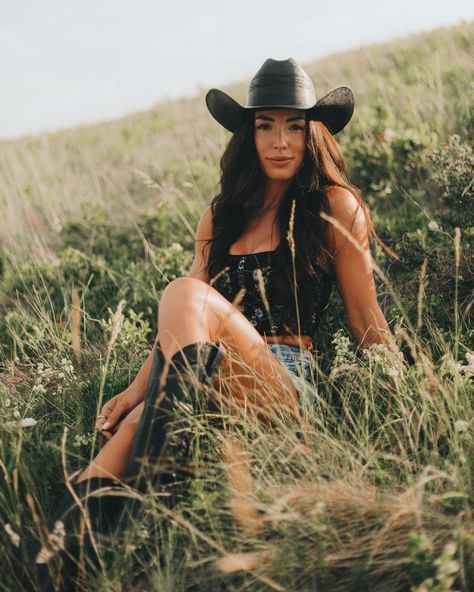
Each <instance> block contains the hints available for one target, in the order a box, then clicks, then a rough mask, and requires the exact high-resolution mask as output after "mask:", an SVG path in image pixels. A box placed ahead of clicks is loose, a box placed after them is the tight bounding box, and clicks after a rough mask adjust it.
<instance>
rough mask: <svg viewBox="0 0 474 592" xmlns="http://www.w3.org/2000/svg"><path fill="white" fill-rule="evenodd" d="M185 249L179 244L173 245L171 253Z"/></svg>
mask: <svg viewBox="0 0 474 592" xmlns="http://www.w3.org/2000/svg"><path fill="white" fill-rule="evenodd" d="M182 250H183V247H182V245H180V244H179V243H171V245H170V251H182Z"/></svg>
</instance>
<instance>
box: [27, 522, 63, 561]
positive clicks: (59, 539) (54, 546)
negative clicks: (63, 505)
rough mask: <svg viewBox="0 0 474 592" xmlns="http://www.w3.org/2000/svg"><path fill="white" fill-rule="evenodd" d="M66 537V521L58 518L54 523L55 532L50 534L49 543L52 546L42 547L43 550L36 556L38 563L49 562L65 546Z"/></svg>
mask: <svg viewBox="0 0 474 592" xmlns="http://www.w3.org/2000/svg"><path fill="white" fill-rule="evenodd" d="M65 537H66V529H65V528H64V522H61V520H57V521H56V522H55V523H54V528H53V532H50V533H49V535H48V544H49V545H50V548H49V549H48V548H46V547H42V549H41V551H40V552H39V553H38V555H37V556H36V561H35V562H36V563H38V564H41V563H47V562H48V561H49V560H50V559H51V557H53V556H54V555H55V554H56V553H57V552H58V551H59V550H61V549H63V548H64V539H65Z"/></svg>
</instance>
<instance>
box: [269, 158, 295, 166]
mask: <svg viewBox="0 0 474 592" xmlns="http://www.w3.org/2000/svg"><path fill="white" fill-rule="evenodd" d="M268 160H270V161H271V162H273V164H276V165H278V166H284V165H285V164H288V163H289V162H290V161H291V160H293V159H292V158H269V159H268Z"/></svg>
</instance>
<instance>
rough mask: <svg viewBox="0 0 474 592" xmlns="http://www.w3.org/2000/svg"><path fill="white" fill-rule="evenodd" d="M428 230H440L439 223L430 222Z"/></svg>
mask: <svg viewBox="0 0 474 592" xmlns="http://www.w3.org/2000/svg"><path fill="white" fill-rule="evenodd" d="M428 228H429V229H430V230H438V229H439V225H438V223H437V222H436V221H435V220H430V221H429V222H428Z"/></svg>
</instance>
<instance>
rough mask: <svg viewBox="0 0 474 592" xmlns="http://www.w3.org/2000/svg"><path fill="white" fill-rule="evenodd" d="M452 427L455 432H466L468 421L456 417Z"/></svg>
mask: <svg viewBox="0 0 474 592" xmlns="http://www.w3.org/2000/svg"><path fill="white" fill-rule="evenodd" d="M454 428H455V430H456V432H459V433H463V432H467V430H468V429H469V422H468V421H465V420H464V419H458V420H457V421H456V422H455V424H454Z"/></svg>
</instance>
